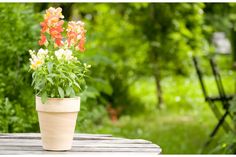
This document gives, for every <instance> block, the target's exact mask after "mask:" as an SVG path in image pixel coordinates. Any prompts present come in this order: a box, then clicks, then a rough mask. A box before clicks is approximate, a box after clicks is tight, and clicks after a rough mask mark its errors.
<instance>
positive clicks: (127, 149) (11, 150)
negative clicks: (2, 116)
mask: <svg viewBox="0 0 236 157" xmlns="http://www.w3.org/2000/svg"><path fill="white" fill-rule="evenodd" d="M88 153H92V154H94V153H95V154H96V155H97V154H104V153H105V154H106V153H107V154H110V155H115V154H117V153H119V154H129V153H130V154H132V156H133V155H136V154H137V155H139V156H140V154H142V155H143V156H148V155H149V156H150V155H157V154H160V153H161V148H160V147H159V146H158V145H156V144H153V143H152V142H150V141H147V140H143V139H125V138H119V137H113V136H112V135H107V134H77V133H76V134H75V135H74V140H73V145H72V149H71V150H69V151H62V152H54V151H45V150H43V148H42V143H41V136H40V134H39V133H14V134H2V133H1V134H0V155H4V154H9V155H15V154H88Z"/></svg>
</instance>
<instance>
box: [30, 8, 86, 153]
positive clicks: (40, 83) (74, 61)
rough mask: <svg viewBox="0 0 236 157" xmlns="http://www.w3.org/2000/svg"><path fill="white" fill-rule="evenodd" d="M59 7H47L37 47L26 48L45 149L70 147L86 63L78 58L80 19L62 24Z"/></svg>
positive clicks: (82, 33) (81, 43)
mask: <svg viewBox="0 0 236 157" xmlns="http://www.w3.org/2000/svg"><path fill="white" fill-rule="evenodd" d="M63 18H64V17H63V15H62V9H61V8H52V7H51V8H49V9H48V10H46V13H45V15H44V21H43V22H41V24H40V25H41V39H40V41H39V45H40V46H41V48H40V49H39V50H38V51H35V50H30V55H31V58H30V63H31V65H30V69H31V70H32V71H33V74H32V77H33V81H32V85H33V87H34V89H35V91H36V110H37V112H38V118H39V125H40V132H41V137H42V143H43V148H44V149H45V150H55V151H60V150H70V149H71V146H72V140H73V135H74V130H75V124H76V119H77V114H78V112H79V110H80V97H79V95H80V93H81V92H82V91H83V89H84V87H85V77H86V73H87V72H88V69H89V68H90V65H87V64H86V63H82V62H81V61H80V60H79V55H80V53H79V52H83V51H84V50H85V48H84V44H85V33H86V30H85V29H84V23H83V22H81V21H77V22H75V21H69V22H68V24H67V27H66V28H64V21H63V20H62V19H63Z"/></svg>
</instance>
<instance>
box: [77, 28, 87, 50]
mask: <svg viewBox="0 0 236 157" xmlns="http://www.w3.org/2000/svg"><path fill="white" fill-rule="evenodd" d="M85 40H86V38H85V32H83V33H82V37H81V39H80V41H79V44H78V48H79V50H80V51H81V52H84V50H85V48H84V44H85Z"/></svg>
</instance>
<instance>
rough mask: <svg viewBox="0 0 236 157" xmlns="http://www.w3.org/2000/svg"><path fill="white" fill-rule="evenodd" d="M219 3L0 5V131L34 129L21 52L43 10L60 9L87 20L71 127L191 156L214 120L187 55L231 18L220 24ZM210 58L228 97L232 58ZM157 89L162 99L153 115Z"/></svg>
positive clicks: (32, 43) (203, 48)
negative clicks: (81, 82)
mask: <svg viewBox="0 0 236 157" xmlns="http://www.w3.org/2000/svg"><path fill="white" fill-rule="evenodd" d="M225 5H228V4H219V5H217V4H214V6H213V5H212V7H211V4H203V3H175V4H174V3H173V4H168V3H162V4H159V3H158V4H152V3H124V4H123V3H110V4H105V3H99V4H92V3H81V4H80V3H76V4H70V3H62V4H60V3H49V4H47V3H42V4H0V22H1V25H0V62H1V64H0V65H1V66H0V132H38V131H39V127H38V122H37V114H36V112H35V109H34V108H35V106H34V91H33V88H32V87H31V81H32V78H31V74H30V73H29V72H28V69H29V68H28V62H29V53H28V50H29V49H37V48H38V45H37V41H38V39H39V30H40V26H39V21H41V19H42V11H44V10H45V9H47V8H48V7H49V6H54V7H58V6H61V7H62V8H64V11H63V14H65V15H66V16H65V17H66V20H78V19H81V20H82V21H84V22H85V23H86V29H87V43H86V51H85V53H82V54H80V56H81V59H82V60H84V61H85V62H87V63H89V64H91V65H92V68H91V71H90V74H89V75H90V76H91V78H90V79H89V80H88V86H87V89H86V90H85V91H84V92H83V93H82V94H81V99H82V104H81V111H80V113H79V118H78V122H77V123H78V124H77V126H76V131H79V132H87V133H110V134H114V135H117V136H124V137H127V138H144V139H148V140H151V141H153V142H154V143H156V144H160V146H161V147H162V149H163V152H164V153H199V149H201V147H202V144H203V142H204V141H205V140H206V139H207V136H208V134H209V133H210V131H211V130H212V128H213V126H214V125H215V123H216V119H215V117H213V114H212V113H211V111H210V109H209V108H208V107H207V104H206V103H204V102H203V101H204V100H203V96H202V93H201V89H200V87H199V84H198V80H197V78H196V76H195V70H194V69H193V66H192V62H191V56H192V55H194V54H197V55H207V54H209V53H213V49H212V45H211V36H212V33H213V32H214V31H219V30H223V31H225V32H227V31H228V29H230V28H229V27H228V23H230V18H227V20H225V19H223V18H222V17H224V16H227V14H223V15H221V14H219V15H218V12H217V10H219V9H222V8H221V7H223V8H224V6H225ZM232 10H233V9H232ZM227 11H229V10H227ZM231 13H232V16H233V15H234V14H233V11H232V12H231ZM213 17H216V18H218V20H211V18H213ZM219 17H221V18H219ZM231 18H233V17H231ZM220 19H223V20H222V21H223V23H225V25H220V24H216V23H218V22H219V21H220ZM219 25H220V26H222V27H220V26H219ZM218 28H221V29H218ZM226 30H227V31H226ZM216 59H217V63H220V65H221V68H223V70H222V74H223V78H224V84H225V85H226V86H227V87H229V88H226V91H227V92H232V91H233V89H232V88H233V87H234V86H232V83H233V81H235V80H233V79H232V78H233V77H234V75H233V72H232V71H231V70H229V69H230V68H231V66H232V59H231V58H230V56H227V57H222V56H219V57H217V58H216ZM208 66H209V65H208V63H203V67H204V71H205V72H206V73H207V84H208V85H209V86H208V88H209V89H208V90H209V91H211V92H212V93H213V94H216V93H217V90H216V88H215V84H214V79H213V78H212V77H211V73H210V70H209V69H210V68H209V67H208ZM180 75H181V76H180ZM159 86H160V87H159ZM159 90H160V91H159ZM157 91H159V92H158V96H159V95H162V99H163V100H164V105H163V108H162V110H160V111H159V110H157V108H156V107H157V106H156V104H157V103H158V102H159V101H160V100H158V99H159V97H157ZM114 117H115V119H113V118H114ZM111 119H112V120H113V121H111ZM117 119H118V120H117ZM116 120H117V121H116ZM222 134H223V133H222V131H221V132H220V134H219V135H222ZM189 137H191V138H189ZM216 143H217V142H216ZM220 144H222V143H220ZM218 153H223V151H222V150H220V151H218Z"/></svg>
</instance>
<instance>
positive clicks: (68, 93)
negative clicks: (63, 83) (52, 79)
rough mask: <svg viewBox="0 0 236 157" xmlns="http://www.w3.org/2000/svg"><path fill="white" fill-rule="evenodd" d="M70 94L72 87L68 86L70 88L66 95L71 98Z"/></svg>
mask: <svg viewBox="0 0 236 157" xmlns="http://www.w3.org/2000/svg"><path fill="white" fill-rule="evenodd" d="M70 93H71V87H70V86H68V87H67V88H66V95H67V96H69V95H70Z"/></svg>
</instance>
